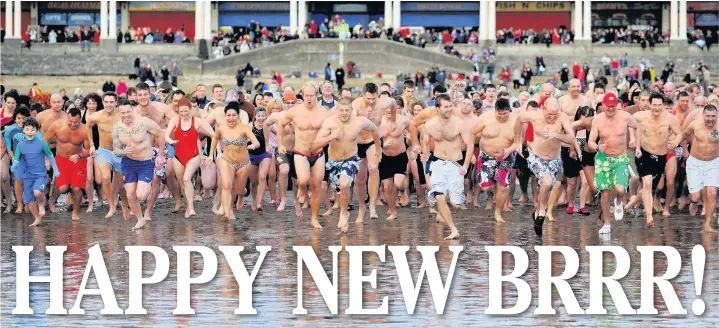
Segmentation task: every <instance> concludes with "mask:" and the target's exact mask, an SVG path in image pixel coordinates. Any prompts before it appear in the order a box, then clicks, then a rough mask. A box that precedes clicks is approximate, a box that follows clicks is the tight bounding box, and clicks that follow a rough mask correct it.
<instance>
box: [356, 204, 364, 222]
mask: <svg viewBox="0 0 719 328" xmlns="http://www.w3.org/2000/svg"><path fill="white" fill-rule="evenodd" d="M364 212H365V210H364V208H363V207H360V210H359V211H357V220H355V223H362V222H363V221H364Z"/></svg>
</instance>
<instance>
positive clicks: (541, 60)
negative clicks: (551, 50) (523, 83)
mask: <svg viewBox="0 0 719 328" xmlns="http://www.w3.org/2000/svg"><path fill="white" fill-rule="evenodd" d="M535 61H536V66H537V70H536V71H535V72H536V73H535V75H538V76H541V75H542V74H543V73H544V70H545V69H546V68H547V65H546V64H545V63H544V57H542V55H539V56H537V58H535Z"/></svg>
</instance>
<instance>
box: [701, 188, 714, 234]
mask: <svg viewBox="0 0 719 328" xmlns="http://www.w3.org/2000/svg"><path fill="white" fill-rule="evenodd" d="M704 190H705V192H704V195H705V196H704V211H705V213H704V228H703V230H704V232H716V230H714V229H712V226H711V219H712V217H713V216H714V206H715V204H716V199H717V188H716V187H704Z"/></svg>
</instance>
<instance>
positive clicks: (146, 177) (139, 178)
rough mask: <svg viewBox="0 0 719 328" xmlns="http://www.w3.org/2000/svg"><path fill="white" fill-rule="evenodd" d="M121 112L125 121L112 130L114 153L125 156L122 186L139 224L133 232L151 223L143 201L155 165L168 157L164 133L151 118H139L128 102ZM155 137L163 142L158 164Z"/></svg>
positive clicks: (121, 102) (125, 101)
mask: <svg viewBox="0 0 719 328" xmlns="http://www.w3.org/2000/svg"><path fill="white" fill-rule="evenodd" d="M119 109H120V117H121V118H122V121H121V122H119V123H117V124H115V126H114V127H113V129H112V140H113V152H114V153H115V155H117V156H120V157H122V175H123V176H124V180H123V184H124V186H125V191H126V192H127V198H128V202H129V204H130V208H131V209H132V212H133V213H134V214H135V216H136V217H137V224H136V225H135V226H134V227H133V228H132V229H133V230H137V229H142V228H143V227H144V226H145V224H146V223H147V221H148V220H149V219H148V218H146V217H145V215H144V213H143V211H142V207H140V201H143V200H146V199H147V197H148V196H150V191H151V188H152V186H151V183H152V180H153V178H154V172H153V169H154V166H155V165H156V164H162V163H161V161H162V159H164V158H165V154H164V148H165V133H164V131H163V130H162V128H160V126H159V125H158V124H157V123H155V122H154V121H152V120H151V119H149V118H146V117H142V116H140V117H136V116H135V115H134V108H133V106H132V105H130V103H129V101H127V100H122V101H120V105H119ZM153 137H154V138H158V139H159V140H160V142H159V146H160V147H159V148H160V153H159V154H158V156H157V157H156V159H155V163H153V161H152V158H153V156H152V142H151V139H152V138H153ZM157 162H159V163H157ZM147 206H149V204H148V205H147ZM150 210H151V209H150Z"/></svg>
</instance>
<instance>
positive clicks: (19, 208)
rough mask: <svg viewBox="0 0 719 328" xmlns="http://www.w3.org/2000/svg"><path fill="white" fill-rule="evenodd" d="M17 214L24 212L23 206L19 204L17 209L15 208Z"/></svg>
mask: <svg viewBox="0 0 719 328" xmlns="http://www.w3.org/2000/svg"><path fill="white" fill-rule="evenodd" d="M15 214H22V206H18V207H17V209H15Z"/></svg>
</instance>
